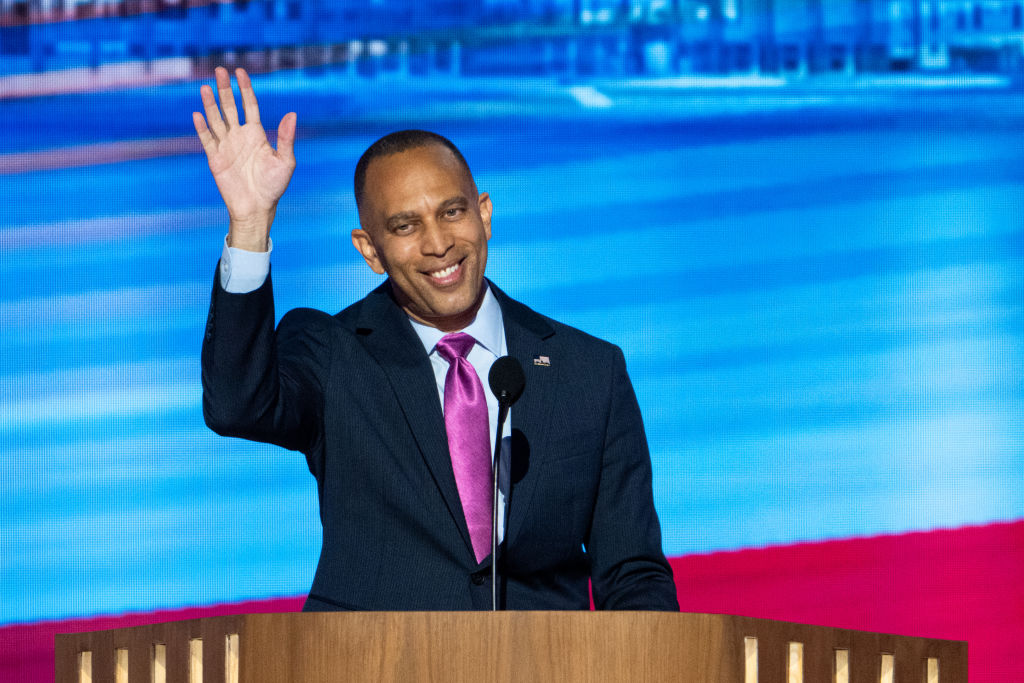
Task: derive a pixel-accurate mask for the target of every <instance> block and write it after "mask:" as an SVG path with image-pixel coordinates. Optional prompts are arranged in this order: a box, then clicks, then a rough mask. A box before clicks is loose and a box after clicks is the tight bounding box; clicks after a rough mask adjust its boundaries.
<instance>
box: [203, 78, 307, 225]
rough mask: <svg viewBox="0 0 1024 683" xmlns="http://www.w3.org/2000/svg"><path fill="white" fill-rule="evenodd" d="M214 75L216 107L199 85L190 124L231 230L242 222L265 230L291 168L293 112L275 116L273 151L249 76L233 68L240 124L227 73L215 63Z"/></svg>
mask: <svg viewBox="0 0 1024 683" xmlns="http://www.w3.org/2000/svg"><path fill="white" fill-rule="evenodd" d="M215 73H216V79H217V93H218V96H219V99H220V107H219V108H218V106H217V101H216V100H215V99H214V94H213V89H212V88H210V87H209V86H207V85H204V86H203V87H202V88H201V89H200V96H201V97H202V100H203V108H204V110H205V112H206V117H205V118H204V117H203V115H202V114H200V113H199V112H194V113H193V114H192V122H193V124H194V125H195V128H196V133H198V134H199V140H200V142H201V143H202V145H203V149H204V151H205V152H206V159H207V161H208V162H209V164H210V171H211V172H212V173H213V178H214V180H215V181H216V183H217V189H218V190H220V194H221V197H223V198H224V204H225V205H226V206H227V209H228V214H229V215H230V217H231V223H232V231H234V230H235V229H236V228H238V227H240V226H242V227H244V228H246V229H250V230H251V231H255V232H258V231H260V230H262V231H264V233H265V232H266V231H268V230H269V229H270V221H272V220H273V215H274V211H275V209H276V207H277V202H278V200H279V199H280V198H281V195H283V194H284V191H285V189H287V187H288V182H289V181H290V180H291V177H292V172H293V171H294V170H295V154H294V151H293V148H294V143H295V114H294V113H288V114H286V115H285V116H284V118H282V119H281V123H280V125H279V126H278V128H277V149H276V150H275V149H274V148H273V147H272V146H271V145H270V142H269V141H268V140H267V134H266V131H265V130H264V129H263V124H262V123H261V122H260V112H259V106H258V105H257V103H256V95H255V94H254V93H253V89H252V83H251V81H250V80H249V75H248V74H247V73H246V72H245V70H244V69H236V70H235V76H236V78H237V79H238V89H239V91H240V92H241V95H242V105H243V107H244V112H245V123H244V124H241V123H240V122H239V117H238V109H237V107H236V106H235V97H234V93H233V92H232V90H231V77H230V76H229V75H228V72H227V70H226V69H224V68H223V67H217V69H216V72H215ZM264 238H265V234H264Z"/></svg>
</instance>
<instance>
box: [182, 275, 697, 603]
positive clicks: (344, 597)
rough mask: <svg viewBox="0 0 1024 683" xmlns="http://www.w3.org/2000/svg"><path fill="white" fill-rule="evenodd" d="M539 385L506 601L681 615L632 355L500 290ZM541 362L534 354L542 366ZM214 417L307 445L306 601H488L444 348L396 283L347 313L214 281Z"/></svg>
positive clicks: (518, 484)
mask: <svg viewBox="0 0 1024 683" xmlns="http://www.w3.org/2000/svg"><path fill="white" fill-rule="evenodd" d="M491 287H492V291H493V292H494V294H495V296H496V297H497V299H498V302H499V304H500V306H501V310H502V316H503V318H504V326H505V337H506V343H507V346H508V352H509V355H511V356H514V357H515V358H517V359H518V360H519V362H520V363H521V364H522V366H523V369H524V371H525V373H526V389H525V391H524V393H523V395H522V398H521V399H520V400H519V402H517V403H516V405H515V408H514V410H513V411H512V425H511V427H512V430H511V432H512V449H511V465H510V475H511V477H510V479H511V484H510V490H509V491H508V495H507V515H508V517H507V525H506V529H507V531H506V534H505V541H504V543H503V544H502V548H501V551H500V552H499V568H500V570H501V571H502V573H503V577H504V578H503V579H502V582H503V585H502V590H503V595H504V605H505V606H506V607H507V608H508V609H588V608H589V596H588V579H592V583H593V598H594V603H595V605H596V606H597V607H598V608H599V609H658V610H678V609H679V608H678V604H677V602H676V592H675V585H674V583H673V581H672V574H671V569H670V568H669V565H668V563H667V561H666V560H665V556H664V554H663V552H662V550H661V532H660V529H659V525H658V518H657V515H656V513H655V510H654V503H653V496H652V492H651V464H650V456H649V454H648V450H647V443H646V438H645V436H644V431H643V424H642V422H641V417H640V411H639V408H638V406H637V402H636V398H635V395H634V392H633V388H632V385H631V384H630V381H629V377H628V376H627V374H626V368H625V361H624V359H623V356H622V352H621V351H620V350H619V349H618V348H617V347H615V346H613V345H611V344H609V343H607V342H604V341H601V340H599V339H596V338H595V337H592V336H590V335H587V334H585V333H583V332H580V331H578V330H575V329H573V328H570V327H568V326H566V325H562V324H560V323H557V322H555V321H553V320H551V319H549V318H546V317H544V316H541V315H539V314H537V313H535V312H533V311H532V310H530V309H528V308H527V307H526V306H523V305H522V304H520V303H518V302H516V301H514V300H512V299H510V298H509V297H508V296H506V295H505V294H504V293H502V292H501V291H500V290H498V288H497V287H494V286H493V285H491ZM535 360H536V361H537V362H535ZM202 366H203V390H204V391H203V411H204V415H205V417H206V422H207V424H208V425H209V426H210V427H211V428H212V429H213V430H214V431H216V432H217V433H219V434H223V435H228V436H239V437H243V438H247V439H254V440H257V441H266V442H270V443H274V444H278V445H280V446H283V447H285V448H289V449H293V450H298V451H302V452H303V453H305V455H306V458H307V461H308V464H309V469H310V471H311V472H312V473H313V475H314V476H315V477H316V481H317V490H318V495H319V502H320V519H321V522H322V523H323V547H322V550H321V554H320V561H319V564H318V566H317V570H316V576H315V578H314V580H313V586H312V588H311V589H310V593H309V597H308V598H307V601H306V606H305V609H307V610H339V609H359V610H376V609H387V610H452V609H455V610H470V609H489V608H490V592H491V588H490V569H489V568H490V562H491V558H490V557H488V558H486V559H485V560H484V561H483V562H482V563H477V561H476V559H475V557H474V555H473V549H472V545H471V543H470V538H469V532H468V530H467V527H466V521H465V517H464V516H463V514H462V507H461V503H460V502H459V495H458V491H457V489H456V485H455V478H454V475H453V473H452V466H451V459H450V456H449V453H448V442H447V438H446V435H445V427H444V418H443V415H442V410H441V403H440V400H439V398H438V393H437V388H436V383H435V379H434V374H433V370H432V369H431V365H430V360H429V358H428V356H427V353H426V351H425V350H424V348H423V344H422V343H421V342H420V339H419V337H417V336H416V333H415V332H414V331H413V329H412V325H411V324H410V323H409V320H408V318H407V316H406V314H405V313H404V311H402V309H401V308H400V307H399V306H398V305H397V304H396V303H395V301H394V299H393V297H392V295H391V290H390V284H389V283H387V282H385V283H384V284H383V285H381V286H380V287H378V288H377V289H375V290H374V291H373V292H371V293H370V294H369V295H368V296H367V297H366V298H364V299H362V300H361V301H359V302H357V303H355V304H353V305H352V306H350V307H348V308H346V309H345V310H343V311H342V312H340V313H338V314H337V315H334V316H331V315H328V314H326V313H323V312H320V311H315V310H311V309H296V310H293V311H290V312H289V313H288V314H287V315H285V316H284V318H283V319H282V320H281V323H280V325H279V326H278V328H277V330H276V331H275V329H274V307H273V293H272V285H271V283H270V278H269V277H268V278H267V282H266V283H264V285H263V286H262V287H260V288H259V289H257V290H256V291H254V292H251V293H248V294H230V293H227V292H225V291H224V290H223V289H222V288H221V286H220V283H219V278H217V279H216V280H215V282H214V288H213V297H212V302H211V306H210V315H209V318H208V321H207V327H206V335H205V339H204V343H203V355H202Z"/></svg>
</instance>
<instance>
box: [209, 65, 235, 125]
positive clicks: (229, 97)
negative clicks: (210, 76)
mask: <svg viewBox="0 0 1024 683" xmlns="http://www.w3.org/2000/svg"><path fill="white" fill-rule="evenodd" d="M213 73H214V75H215V76H216V78H217V98H218V99H219V100H220V108H221V111H223V112H224V123H225V124H227V127H228V128H230V127H232V126H237V125H238V107H236V106H235V93H234V91H233V90H232V89H231V75H230V74H228V70H227V69H225V68H224V67H222V66H218V67H217V68H216V69H214V71H213Z"/></svg>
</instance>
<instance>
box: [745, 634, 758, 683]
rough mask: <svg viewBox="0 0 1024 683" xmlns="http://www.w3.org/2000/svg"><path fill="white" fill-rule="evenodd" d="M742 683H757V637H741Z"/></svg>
mask: <svg viewBox="0 0 1024 683" xmlns="http://www.w3.org/2000/svg"><path fill="white" fill-rule="evenodd" d="M743 671H744V673H743V683H757V638H751V637H750V636H747V637H746V638H744V639H743Z"/></svg>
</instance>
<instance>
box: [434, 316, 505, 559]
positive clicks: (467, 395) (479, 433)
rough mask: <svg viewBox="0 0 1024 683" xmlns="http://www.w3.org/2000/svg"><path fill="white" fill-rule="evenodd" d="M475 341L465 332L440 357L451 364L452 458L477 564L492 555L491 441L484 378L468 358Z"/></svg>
mask: <svg viewBox="0 0 1024 683" xmlns="http://www.w3.org/2000/svg"><path fill="white" fill-rule="evenodd" d="M475 343H476V340H475V339H473V337H471V336H469V335H468V334H466V333H465V332H457V333H455V334H446V335H445V336H444V337H442V338H441V341H439V342H437V352H438V353H439V354H441V357H442V358H444V359H445V360H446V361H448V374H447V375H446V376H445V378H444V427H445V430H446V431H447V432H448V450H449V451H450V452H451V455H452V470H454V471H455V485H456V486H458V488H459V498H460V499H461V500H462V513H463V514H464V515H465V516H466V526H468V527H469V538H470V540H471V541H472V542H473V552H474V553H475V554H476V561H477V562H482V561H483V559H484V558H485V557H487V555H488V554H489V553H490V551H491V505H492V504H493V500H494V498H493V490H492V487H493V482H492V481H491V437H490V435H489V434H488V430H489V425H490V422H489V420H488V418H487V398H486V397H485V396H484V387H483V385H482V384H481V383H480V377H479V376H477V374H476V370H474V369H473V366H472V365H471V364H470V362H469V361H468V360H466V355H467V354H468V353H469V351H470V349H472V348H473V344H475Z"/></svg>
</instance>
